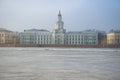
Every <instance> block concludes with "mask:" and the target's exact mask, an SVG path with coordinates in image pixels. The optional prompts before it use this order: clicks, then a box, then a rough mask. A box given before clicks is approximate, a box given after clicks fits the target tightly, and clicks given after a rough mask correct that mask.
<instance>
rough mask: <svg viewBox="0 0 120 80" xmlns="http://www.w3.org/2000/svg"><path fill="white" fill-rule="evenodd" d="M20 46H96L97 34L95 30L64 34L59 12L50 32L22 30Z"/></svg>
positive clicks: (64, 30)
mask: <svg viewBox="0 0 120 80" xmlns="http://www.w3.org/2000/svg"><path fill="white" fill-rule="evenodd" d="M20 44H41V45H44V44H45V45H49V44H54V45H59V44H60V45H97V44H98V32H97V31H95V30H85V31H69V32H66V29H64V22H63V21H62V15H61V13H60V11H59V14H58V19H57V21H56V24H55V27H54V29H53V31H52V32H50V31H48V30H43V29H41V30H39V29H30V30H24V32H22V33H20Z"/></svg>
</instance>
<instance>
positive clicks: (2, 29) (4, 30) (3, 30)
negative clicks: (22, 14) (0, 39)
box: [0, 28, 12, 32]
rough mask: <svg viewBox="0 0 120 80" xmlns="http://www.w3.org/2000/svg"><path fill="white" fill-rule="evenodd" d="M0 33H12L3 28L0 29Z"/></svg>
mask: <svg viewBox="0 0 120 80" xmlns="http://www.w3.org/2000/svg"><path fill="white" fill-rule="evenodd" d="M0 31H1V32H12V31H9V30H7V29H5V28H0Z"/></svg>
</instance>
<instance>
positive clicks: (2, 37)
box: [0, 28, 13, 44]
mask: <svg viewBox="0 0 120 80" xmlns="http://www.w3.org/2000/svg"><path fill="white" fill-rule="evenodd" d="M12 43H13V32H12V31H8V30H6V29H4V28H0V44H12Z"/></svg>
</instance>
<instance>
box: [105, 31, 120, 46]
mask: <svg viewBox="0 0 120 80" xmlns="http://www.w3.org/2000/svg"><path fill="white" fill-rule="evenodd" d="M107 44H120V31H112V32H109V33H108V34H107Z"/></svg>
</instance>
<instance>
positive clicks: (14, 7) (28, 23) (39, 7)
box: [0, 0, 120, 31]
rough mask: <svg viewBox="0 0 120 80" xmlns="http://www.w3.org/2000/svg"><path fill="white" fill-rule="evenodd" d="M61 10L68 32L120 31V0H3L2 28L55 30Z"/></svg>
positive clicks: (0, 15) (0, 5) (1, 10)
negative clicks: (87, 30) (89, 30)
mask: <svg viewBox="0 0 120 80" xmlns="http://www.w3.org/2000/svg"><path fill="white" fill-rule="evenodd" d="M59 10H60V11H61V14H62V17H63V21H64V28H65V29H66V30H67V31H82V30H86V29H96V30H103V31H108V30H110V29H119V30H120V0H0V27H3V28H7V29H8V30H12V31H23V30H24V29H31V28H37V29H47V30H50V31H52V29H53V28H54V26H55V22H56V20H57V15H58V12H59Z"/></svg>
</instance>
